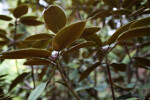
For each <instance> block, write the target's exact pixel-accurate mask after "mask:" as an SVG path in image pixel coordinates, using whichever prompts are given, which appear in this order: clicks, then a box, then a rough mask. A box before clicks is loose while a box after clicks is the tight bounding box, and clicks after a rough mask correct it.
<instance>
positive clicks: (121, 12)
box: [111, 9, 132, 15]
mask: <svg viewBox="0 0 150 100" xmlns="http://www.w3.org/2000/svg"><path fill="white" fill-rule="evenodd" d="M111 13H112V14H113V15H130V14H131V13H132V12H131V10H129V9H118V10H115V11H112V12H111Z"/></svg>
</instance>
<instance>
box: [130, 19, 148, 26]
mask: <svg viewBox="0 0 150 100" xmlns="http://www.w3.org/2000/svg"><path fill="white" fill-rule="evenodd" d="M146 25H150V17H146V18H142V19H140V20H137V21H135V22H134V23H132V24H131V26H130V29H132V28H137V27H144V26H146Z"/></svg>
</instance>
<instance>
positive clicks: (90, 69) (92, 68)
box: [79, 62, 101, 82]
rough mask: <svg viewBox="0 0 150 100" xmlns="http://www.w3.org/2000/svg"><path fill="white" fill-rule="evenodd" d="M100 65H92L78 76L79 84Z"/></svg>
mask: <svg viewBox="0 0 150 100" xmlns="http://www.w3.org/2000/svg"><path fill="white" fill-rule="evenodd" d="M100 64H101V63H100V62H97V63H95V64H94V65H92V66H91V67H89V68H87V69H86V70H85V71H84V72H83V73H82V74H81V76H80V79H79V82H80V81H82V80H83V79H85V78H86V77H88V75H89V74H90V73H91V72H92V71H93V70H94V69H95V68H97V67H98V66H99V65H100Z"/></svg>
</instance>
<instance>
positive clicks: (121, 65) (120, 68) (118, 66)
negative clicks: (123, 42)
mask: <svg viewBox="0 0 150 100" xmlns="http://www.w3.org/2000/svg"><path fill="white" fill-rule="evenodd" d="M111 66H112V67H113V68H114V69H115V70H117V71H122V72H124V71H126V69H127V66H126V64H124V63H112V64H111Z"/></svg>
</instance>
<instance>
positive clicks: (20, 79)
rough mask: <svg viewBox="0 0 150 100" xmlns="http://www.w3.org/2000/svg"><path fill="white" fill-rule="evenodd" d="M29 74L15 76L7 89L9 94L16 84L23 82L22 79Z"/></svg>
mask: <svg viewBox="0 0 150 100" xmlns="http://www.w3.org/2000/svg"><path fill="white" fill-rule="evenodd" d="M28 74H29V73H22V74H20V75H19V76H17V77H16V78H15V79H14V80H13V81H12V83H11V84H10V87H9V90H8V91H9V92H10V91H11V90H12V89H13V88H14V87H16V86H17V84H19V83H20V82H22V81H23V79H24V78H25V77H26V76H27V75H28Z"/></svg>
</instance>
